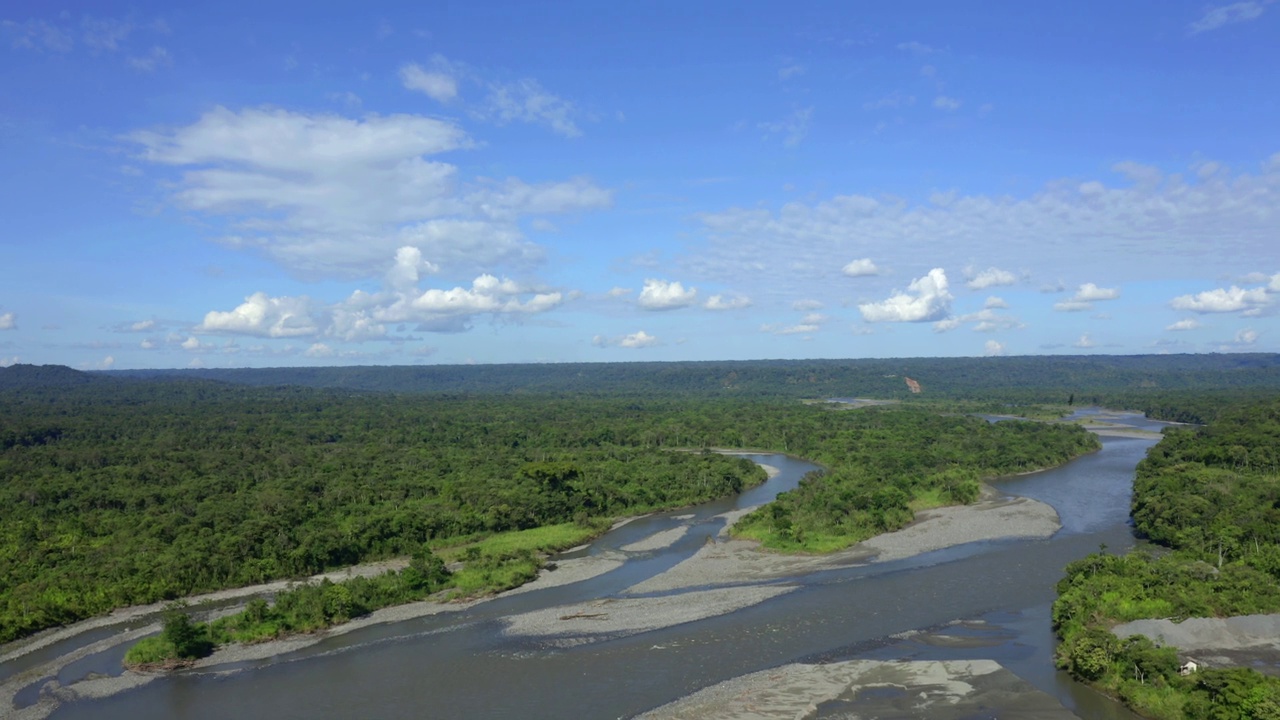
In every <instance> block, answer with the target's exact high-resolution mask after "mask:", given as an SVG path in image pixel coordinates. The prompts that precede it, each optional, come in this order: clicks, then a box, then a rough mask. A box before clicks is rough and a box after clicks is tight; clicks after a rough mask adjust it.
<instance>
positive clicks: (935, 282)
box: [858, 268, 952, 322]
mask: <svg viewBox="0 0 1280 720" xmlns="http://www.w3.org/2000/svg"><path fill="white" fill-rule="evenodd" d="M951 300H952V297H951V293H950V292H948V290H947V274H946V273H945V272H943V270H942V268H934V269H932V270H930V271H929V274H927V275H925V276H924V277H921V278H917V279H916V280H914V281H913V282H912V283H911V284H910V285H908V286H907V291H906V292H903V293H895V294H894V295H892V296H891V297H889V299H887V300H885V301H883V302H878V303H865V304H862V305H859V306H858V310H859V311H860V312H861V313H862V319H864V320H866V321H867V322H927V321H933V320H941V319H943V318H944V317H946V316H947V315H949V314H950V312H951Z"/></svg>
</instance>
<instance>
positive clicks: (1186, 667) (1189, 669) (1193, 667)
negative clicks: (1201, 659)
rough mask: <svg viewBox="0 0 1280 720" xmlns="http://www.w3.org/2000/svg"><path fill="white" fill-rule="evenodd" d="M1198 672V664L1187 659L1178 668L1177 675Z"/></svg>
mask: <svg viewBox="0 0 1280 720" xmlns="http://www.w3.org/2000/svg"><path fill="white" fill-rule="evenodd" d="M1199 670H1200V663H1198V662H1196V661H1195V660H1193V659H1191V658H1187V661H1186V662H1184V663H1182V665H1181V666H1179V667H1178V674H1179V675H1190V674H1191V673H1194V672H1199Z"/></svg>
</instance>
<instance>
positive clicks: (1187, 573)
mask: <svg viewBox="0 0 1280 720" xmlns="http://www.w3.org/2000/svg"><path fill="white" fill-rule="evenodd" d="M1278 443H1280V399H1276V398H1275V397H1272V398H1270V399H1266V400H1261V399H1255V400H1254V401H1253V402H1251V403H1248V404H1246V405H1244V406H1240V407H1229V408H1223V409H1222V411H1221V412H1220V413H1218V418H1217V419H1216V420H1215V421H1214V422H1212V423H1211V424H1210V425H1208V426H1206V427H1202V428H1185V429H1171V430H1168V431H1166V433H1165V437H1164V439H1163V440H1162V441H1161V442H1160V443H1159V444H1158V445H1156V446H1155V447H1154V448H1153V449H1152V450H1151V451H1150V452H1149V453H1148V455H1147V458H1146V459H1145V460H1143V461H1142V462H1141V463H1140V464H1139V465H1138V471H1137V478H1136V479H1135V481H1134V495H1133V518H1134V523H1135V526H1136V528H1137V530H1138V531H1139V532H1140V533H1142V534H1144V535H1145V536H1147V537H1148V538H1150V539H1151V541H1152V542H1154V543H1156V544H1158V545H1159V546H1162V547H1164V548H1167V549H1168V550H1169V552H1163V553H1160V554H1158V555H1155V554H1151V553H1149V552H1134V553H1130V554H1128V555H1125V556H1119V557H1117V556H1113V555H1107V554H1105V553H1099V554H1095V555H1091V556H1089V557H1087V558H1085V559H1083V560H1079V561H1076V562H1074V563H1072V564H1071V565H1069V566H1068V567H1067V571H1066V577H1065V578H1064V579H1063V580H1062V581H1061V582H1060V583H1059V585H1058V594H1059V597H1058V600H1057V602H1056V603H1054V608H1053V618H1054V624H1055V627H1056V629H1057V631H1058V634H1059V635H1060V636H1061V637H1062V639H1063V642H1062V644H1061V645H1060V647H1059V651H1058V659H1059V662H1060V664H1061V665H1062V666H1063V667H1064V668H1067V669H1068V670H1070V671H1071V672H1072V673H1073V674H1075V675H1076V676H1078V677H1080V678H1082V679H1085V680H1089V681H1091V682H1095V683H1097V684H1098V685H1100V686H1102V687H1103V688H1105V689H1107V690H1108V691H1110V692H1113V693H1115V694H1117V695H1119V696H1120V697H1122V698H1124V699H1125V700H1126V701H1128V702H1129V703H1130V704H1132V705H1133V706H1134V707H1135V708H1137V709H1138V710H1139V711H1140V712H1142V713H1143V714H1145V715H1149V716H1151V717H1158V718H1170V719H1178V718H1218V717H1221V718H1275V717H1280V679H1277V678H1273V677H1263V676H1261V675H1259V674H1258V673H1257V672H1255V671H1254V670H1251V669H1247V668H1232V669H1225V670H1210V671H1207V672H1205V671H1202V672H1200V673H1197V674H1195V675H1194V676H1191V677H1188V678H1184V677H1181V676H1179V675H1178V673H1177V667H1178V662H1177V656H1176V653H1175V651H1174V649H1173V648H1160V647H1156V646H1154V645H1153V644H1152V643H1151V642H1150V641H1148V640H1145V639H1143V638H1130V639H1127V640H1122V639H1120V638H1117V637H1115V636H1114V635H1113V634H1111V633H1110V631H1109V628H1110V627H1112V626H1114V625H1115V624H1117V623H1121V622H1126V621H1129V620H1136V619H1140V618H1173V619H1175V620H1181V619H1184V618H1188V617H1225V616H1232V615H1247V614H1254V613H1274V612H1280V456H1278V455H1277V448H1278V447H1280V445H1278Z"/></svg>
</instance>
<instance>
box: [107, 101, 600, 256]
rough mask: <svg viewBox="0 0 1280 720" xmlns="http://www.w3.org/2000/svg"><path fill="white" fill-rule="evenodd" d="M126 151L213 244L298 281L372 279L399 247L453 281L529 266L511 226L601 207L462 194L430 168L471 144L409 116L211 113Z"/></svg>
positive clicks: (586, 189)
mask: <svg viewBox="0 0 1280 720" xmlns="http://www.w3.org/2000/svg"><path fill="white" fill-rule="evenodd" d="M126 139H127V140H129V141H131V142H133V143H135V144H136V145H137V146H138V147H139V148H140V154H139V157H140V159H142V160H146V161H149V162H151V163H155V164H158V165H165V166H171V167H174V168H177V169H180V170H181V171H182V174H181V176H180V179H179V181H178V182H177V185H176V191H175V192H173V193H172V194H171V195H170V200H171V201H172V203H173V204H174V205H176V206H178V207H180V208H182V209H184V210H187V211H191V212H195V213H199V214H200V215H202V216H203V217H204V218H205V219H206V220H208V221H210V224H211V225H212V226H213V227H215V228H216V232H218V233H219V234H220V237H219V240H220V242H222V243H223V244H225V245H227V246H230V247H233V248H243V249H247V250H251V251H256V252H259V253H262V254H264V255H266V256H267V257H269V258H271V259H273V260H275V261H276V262H278V263H280V264H281V265H283V266H284V267H286V268H288V269H289V270H291V271H294V272H295V273H298V274H302V275H306V276H320V277H335V276H336V277H370V276H375V275H381V274H382V268H383V267H384V265H383V263H384V262H385V259H386V257H387V256H388V255H389V254H391V253H393V252H395V251H396V249H398V248H401V247H404V246H412V247H415V248H418V249H419V250H420V251H421V252H422V254H423V256H424V257H426V258H429V259H430V260H431V262H433V263H435V264H437V265H439V266H440V267H441V268H448V269H450V270H462V271H464V272H477V271H486V270H492V269H493V268H494V267H495V266H500V265H504V264H513V265H527V264H530V263H536V262H539V261H540V260H541V258H542V256H543V251H542V249H541V248H540V247H539V246H537V245H535V244H534V243H532V242H530V241H528V240H527V239H526V238H525V237H524V235H523V233H522V232H521V230H520V221H521V220H522V219H523V218H526V217H531V216H532V217H536V216H542V215H550V214H561V213H573V212H579V211H583V210H590V209H597V208H602V207H607V206H608V205H609V204H611V203H612V193H611V192H610V191H608V190H605V189H603V188H600V187H598V186H597V185H595V184H594V183H592V182H591V181H590V180H588V179H585V178H573V179H569V180H563V181H552V182H546V183H539V184H529V183H525V182H523V181H521V180H520V179H518V178H506V179H502V180H492V179H482V178H481V179H476V180H474V181H472V182H470V183H467V182H464V181H463V180H461V179H460V178H459V177H458V171H457V168H456V167H455V166H453V165H451V164H448V163H445V162H442V161H440V160H438V159H435V158H434V156H436V155H439V154H440V153H444V152H448V151H452V150H463V149H468V148H471V147H473V145H474V143H473V142H472V141H471V139H470V138H469V137H468V136H467V134H466V133H465V132H464V131H463V130H462V129H461V128H460V127H458V126H457V125H455V124H453V123H450V122H447V121H444V120H439V119H435V118H428V117H423V116H418V115H385V116H381V115H373V114H370V115H365V116H363V117H361V118H358V119H355V118H349V117H344V116H341V115H333V114H324V113H314V114H308V113H298V112H290V111H287V110H278V109H270V108H248V109H243V110H239V111H233V110H230V109H227V108H223V107H218V108H214V109H213V110H210V111H209V112H207V113H205V114H204V115H203V116H201V117H200V118H199V119H198V120H197V121H196V122H194V123H192V124H190V125H186V126H182V127H177V128H165V129H152V130H145V131H139V132H134V133H132V134H130V135H128V136H127V138H126Z"/></svg>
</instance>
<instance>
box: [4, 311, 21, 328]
mask: <svg viewBox="0 0 1280 720" xmlns="http://www.w3.org/2000/svg"><path fill="white" fill-rule="evenodd" d="M17 327H18V316H17V315H14V314H13V313H11V312H7V313H5V314H3V315H0V330H16V329H17Z"/></svg>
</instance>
